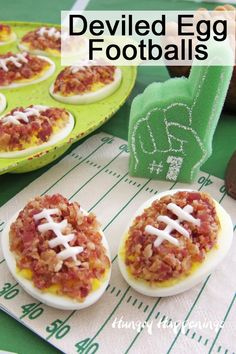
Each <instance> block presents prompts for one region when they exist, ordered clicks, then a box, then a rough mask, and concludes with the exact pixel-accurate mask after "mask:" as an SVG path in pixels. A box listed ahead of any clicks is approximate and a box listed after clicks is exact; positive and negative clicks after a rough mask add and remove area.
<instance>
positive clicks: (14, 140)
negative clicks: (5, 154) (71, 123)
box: [0, 105, 69, 151]
mask: <svg viewBox="0 0 236 354" xmlns="http://www.w3.org/2000/svg"><path fill="white" fill-rule="evenodd" d="M37 107H41V106H32V105H31V106H29V107H28V108H26V109H24V108H23V107H18V108H15V109H13V110H12V111H11V112H10V113H9V114H8V115H6V116H5V117H3V118H1V119H0V151H18V150H22V149H24V147H25V145H40V144H42V143H44V142H47V141H48V140H49V139H50V137H51V135H52V134H53V132H54V130H55V128H59V129H61V128H63V127H64V126H65V125H66V124H67V122H68V120H69V114H68V112H67V111H66V110H65V109H62V108H56V107H44V109H39V110H37V109H36V108H37ZM21 112H22V113H23V112H24V113H25V114H22V115H20V113H21ZM11 118H13V119H11ZM25 118H27V120H26V119H25ZM14 119H15V120H16V121H17V124H16V123H15V122H14ZM32 138H33V142H32Z"/></svg>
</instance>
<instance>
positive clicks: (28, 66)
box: [0, 52, 50, 86]
mask: <svg viewBox="0 0 236 354" xmlns="http://www.w3.org/2000/svg"><path fill="white" fill-rule="evenodd" d="M49 66H50V64H49V63H48V61H46V60H44V59H41V58H38V57H36V56H32V55H30V54H28V53H18V54H13V53H11V52H8V53H7V54H3V55H0V86H8V85H10V84H12V83H14V82H19V81H21V80H25V79H32V78H34V77H35V76H37V75H38V74H39V73H41V72H42V71H43V70H44V69H46V68H48V67H49Z"/></svg>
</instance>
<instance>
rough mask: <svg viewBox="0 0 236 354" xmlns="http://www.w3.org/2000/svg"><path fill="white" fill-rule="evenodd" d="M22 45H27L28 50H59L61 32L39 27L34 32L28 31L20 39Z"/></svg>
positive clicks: (52, 28)
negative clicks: (28, 46)
mask: <svg viewBox="0 0 236 354" xmlns="http://www.w3.org/2000/svg"><path fill="white" fill-rule="evenodd" d="M22 42H23V43H28V44H29V45H30V49H32V50H33V49H38V50H43V51H45V50H47V49H55V50H57V51H59V52H60V50H61V30H60V29H57V28H55V27H39V28H37V29H35V30H34V31H30V32H28V33H26V34H25V35H24V37H23V38H22Z"/></svg>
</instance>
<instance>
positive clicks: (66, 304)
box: [2, 194, 111, 310]
mask: <svg viewBox="0 0 236 354" xmlns="http://www.w3.org/2000/svg"><path fill="white" fill-rule="evenodd" d="M2 248H3V253H4V257H5V260H6V263H7V265H8V268H9V270H10V272H11V273H12V275H13V277H14V278H15V279H16V280H17V281H18V282H19V284H20V285H21V286H22V287H23V288H24V289H25V291H26V292H28V293H29V294H30V295H32V296H33V297H34V298H36V299H38V300H39V301H41V302H42V303H44V304H46V305H49V306H52V307H55V308H59V309H62V310H79V309H82V308H85V307H87V306H90V305H92V304H93V303H95V302H96V301H97V300H98V299H99V298H100V297H101V296H102V294H103V293H104V291H105V289H106V287H107V285H108V282H109V279H110V272H111V261H110V253H109V248H108V244H107V241H106V238H105V236H104V234H103V232H102V231H101V228H100V224H99V223H98V221H97V219H96V216H95V215H93V214H88V213H86V212H85V211H83V210H82V209H81V207H80V205H79V204H78V203H77V202H69V201H68V200H67V199H66V198H65V197H63V196H62V195H60V194H54V195H51V196H49V195H45V196H43V197H36V198H35V199H33V200H31V201H30V202H29V203H28V204H27V205H26V206H25V207H24V209H22V210H21V211H20V212H19V213H17V215H15V216H14V217H13V218H12V220H10V221H9V222H8V224H7V226H6V227H5V229H4V231H3V234H2Z"/></svg>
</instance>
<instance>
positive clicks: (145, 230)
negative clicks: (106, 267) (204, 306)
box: [118, 190, 233, 297]
mask: <svg viewBox="0 0 236 354" xmlns="http://www.w3.org/2000/svg"><path fill="white" fill-rule="evenodd" d="M232 238H233V226H232V222H231V219H230V217H229V215H228V214H227V212H226V211H225V210H224V209H223V208H222V207H221V206H220V205H219V204H218V203H217V202H216V201H215V200H214V199H212V198H211V197H210V196H209V195H208V194H206V193H202V192H195V191H192V190H171V191H167V192H163V193H160V194H159V195H156V196H155V197H153V198H151V199H150V200H148V201H147V202H146V203H144V204H143V205H142V206H141V207H140V208H139V210H138V211H137V213H136V215H135V216H134V219H133V220H132V221H131V223H130V225H129V226H128V228H127V230H126V232H125V233H124V235H123V238H122V240H121V244H120V248H119V253H118V259H119V266H120V270H121V273H122V275H123V276H124V278H125V280H126V281H127V283H128V284H129V285H130V286H132V287H133V288H134V289H135V290H136V291H138V292H140V293H141V294H144V295H148V296H154V297H162V296H170V295H176V294H178V293H181V292H183V291H186V290H188V289H190V288H192V287H193V286H195V285H197V284H198V283H200V282H201V281H203V280H204V279H205V278H206V277H207V276H208V275H209V274H210V273H211V272H213V270H214V269H215V268H216V267H217V266H218V265H219V263H220V262H221V261H222V260H223V258H224V257H225V256H226V254H227V252H228V251H229V249H230V245H231V242H232Z"/></svg>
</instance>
